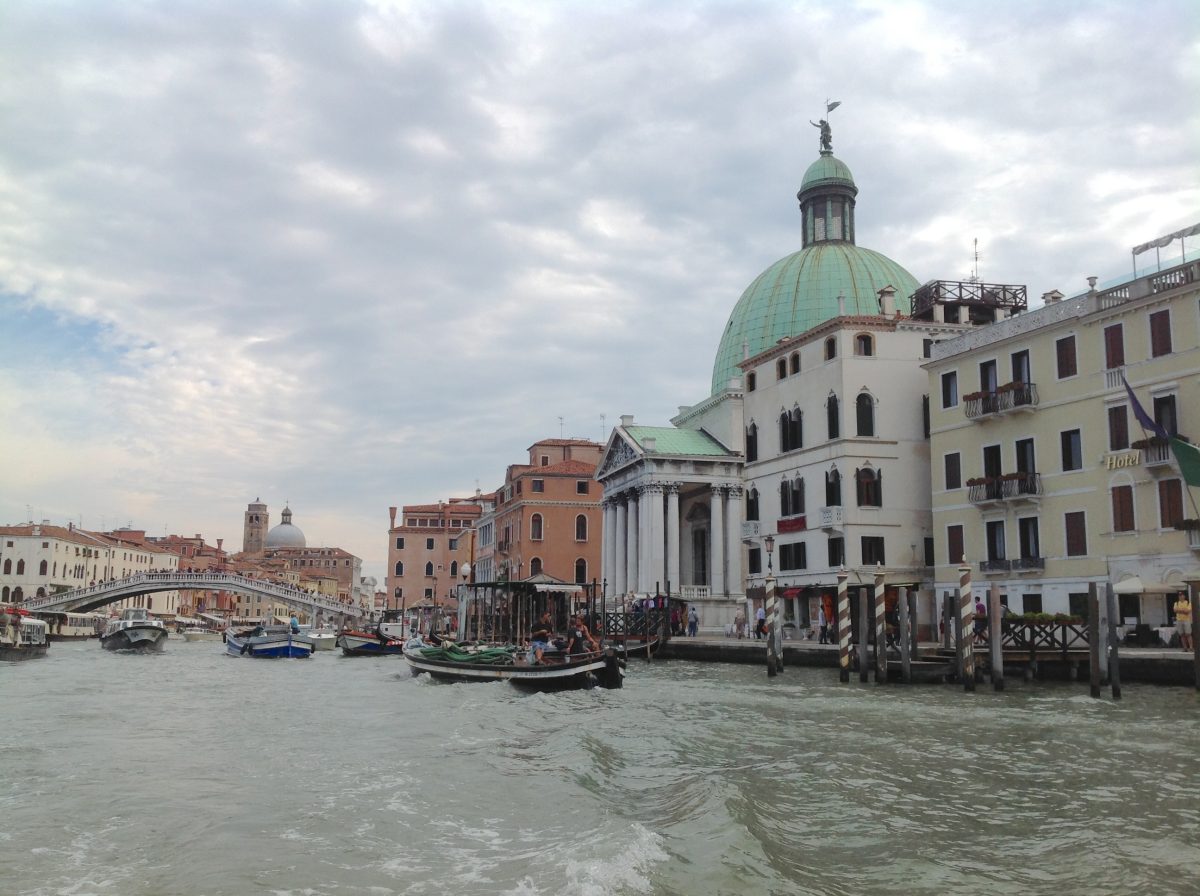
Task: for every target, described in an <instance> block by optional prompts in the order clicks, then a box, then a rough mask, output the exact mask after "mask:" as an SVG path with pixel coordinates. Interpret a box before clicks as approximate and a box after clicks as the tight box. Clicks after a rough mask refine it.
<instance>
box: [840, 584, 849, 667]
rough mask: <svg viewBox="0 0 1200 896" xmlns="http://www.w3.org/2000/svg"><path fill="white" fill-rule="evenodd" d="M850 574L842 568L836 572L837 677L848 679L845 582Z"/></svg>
mask: <svg viewBox="0 0 1200 896" xmlns="http://www.w3.org/2000/svg"><path fill="white" fill-rule="evenodd" d="M849 578H850V574H849V573H847V572H846V570H844V569H843V570H842V571H840V572H839V573H838V574H837V633H838V679H839V680H841V681H843V682H847V681H849V680H850V588H849V586H847V584H846V582H847V580H849Z"/></svg>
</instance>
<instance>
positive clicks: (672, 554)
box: [667, 482, 683, 594]
mask: <svg viewBox="0 0 1200 896" xmlns="http://www.w3.org/2000/svg"><path fill="white" fill-rule="evenodd" d="M667 580H668V581H669V582H670V583H671V587H672V588H674V589H675V593H676V594H679V593H680V592H681V590H682V587H683V583H682V582H681V581H680V579H679V483H678V482H672V483H671V484H670V485H668V486H667Z"/></svg>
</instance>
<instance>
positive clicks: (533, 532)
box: [529, 513, 542, 541]
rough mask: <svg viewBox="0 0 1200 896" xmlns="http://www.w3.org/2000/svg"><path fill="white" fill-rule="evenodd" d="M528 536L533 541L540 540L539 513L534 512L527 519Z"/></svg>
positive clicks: (540, 520)
mask: <svg viewBox="0 0 1200 896" xmlns="http://www.w3.org/2000/svg"><path fill="white" fill-rule="evenodd" d="M529 537H530V538H531V539H532V540H533V541H541V540H542V515H541V514H540V513H535V514H534V515H533V517H532V519H530V520H529Z"/></svg>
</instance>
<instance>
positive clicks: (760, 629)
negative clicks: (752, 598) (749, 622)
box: [754, 607, 767, 639]
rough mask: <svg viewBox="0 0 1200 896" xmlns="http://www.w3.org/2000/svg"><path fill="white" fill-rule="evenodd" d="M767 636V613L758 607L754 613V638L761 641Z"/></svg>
mask: <svg viewBox="0 0 1200 896" xmlns="http://www.w3.org/2000/svg"><path fill="white" fill-rule="evenodd" d="M766 636H767V611H766V610H765V609H764V608H763V607H759V608H758V610H757V611H756V612H755V613H754V637H755V638H756V639H762V638H765V637H766Z"/></svg>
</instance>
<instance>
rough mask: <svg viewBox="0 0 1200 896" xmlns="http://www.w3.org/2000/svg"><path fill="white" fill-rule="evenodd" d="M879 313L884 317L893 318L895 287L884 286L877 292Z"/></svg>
mask: <svg viewBox="0 0 1200 896" xmlns="http://www.w3.org/2000/svg"><path fill="white" fill-rule="evenodd" d="M879 313H880V314H882V315H883V316H884V317H894V316H895V314H896V287H894V286H885V287H884V288H883V289H881V290H879Z"/></svg>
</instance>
